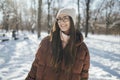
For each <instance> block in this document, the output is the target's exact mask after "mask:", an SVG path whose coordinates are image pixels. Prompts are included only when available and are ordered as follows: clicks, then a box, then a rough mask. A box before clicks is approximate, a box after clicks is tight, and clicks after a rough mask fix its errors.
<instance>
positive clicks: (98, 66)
mask: <svg viewBox="0 0 120 80" xmlns="http://www.w3.org/2000/svg"><path fill="white" fill-rule="evenodd" d="M26 34H27V35H28V37H29V39H25V40H23V39H19V40H12V39H11V40H10V41H6V42H0V80H24V79H25V77H26V76H27V74H28V72H29V70H30V68H31V64H32V62H33V60H34V57H35V53H36V50H37V48H38V45H39V43H40V41H41V39H42V38H43V37H45V36H46V35H47V34H46V33H42V37H41V39H37V37H36V35H35V34H31V33H29V34H28V33H26ZM84 41H85V42H86V44H87V46H88V48H89V51H90V58H91V65H90V72H89V73H90V75H89V80H120V36H112V35H107V36H105V35H91V34H89V35H88V38H85V40H84Z"/></svg>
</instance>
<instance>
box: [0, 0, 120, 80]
mask: <svg viewBox="0 0 120 80" xmlns="http://www.w3.org/2000/svg"><path fill="white" fill-rule="evenodd" d="M119 6H120V0H64V1H62V0H26V1H25V0H0V80H25V78H26V77H27V75H28V73H29V72H30V70H31V67H32V64H33V61H34V60H35V59H36V53H37V51H39V50H38V49H39V47H40V45H42V43H41V42H42V41H43V39H44V38H45V37H46V36H50V35H51V34H52V33H51V32H52V30H53V26H54V25H55V24H54V23H55V21H56V22H57V23H58V24H62V23H63V25H62V27H63V28H64V25H65V23H67V21H68V20H70V18H68V19H67V17H63V18H60V19H58V18H57V17H56V16H57V15H58V13H59V9H61V8H64V7H73V8H75V10H76V18H75V21H76V22H75V23H76V24H75V29H78V30H79V31H80V32H81V34H82V35H83V42H84V43H85V44H86V45H87V48H88V50H89V55H90V65H89V71H88V72H89V78H88V79H81V78H80V80H120V7H119ZM66 13H67V12H66ZM72 13H73V12H71V13H70V15H71V14H72ZM59 14H60V13H59ZM68 14H69V13H68ZM60 17H61V16H60ZM72 18H73V17H72ZM73 22H74V19H73ZM70 24H71V23H70ZM59 26H60V25H59ZM66 26H67V25H65V27H66ZM60 29H61V28H60ZM61 30H62V29H61ZM67 35H70V34H67ZM57 36H58V35H57ZM60 39H61V40H62V38H61V35H60ZM70 39H71V38H70ZM40 43H41V44H40ZM68 44H69V43H68ZM62 45H63V44H62ZM47 46H49V44H47ZM45 48H46V49H45V50H46V51H47V50H49V48H47V47H45ZM65 49H66V47H65ZM41 52H43V50H42V49H41ZM81 53H82V52H81ZM76 54H77V53H76ZM45 59H47V57H46V58H45ZM38 64H40V63H39V62H38ZM78 64H79V63H78ZM39 66H41V65H39ZM78 66H79V65H78ZM34 70H35V69H34ZM51 74H52V73H51ZM38 75H39V74H38ZM46 75H47V74H46ZM65 77H66V76H65ZM65 77H64V79H62V80H68V79H66V78H65ZM50 78H51V77H50ZM51 79H52V78H51ZM51 79H50V80H51ZM28 80H39V79H33V78H32V79H28ZM44 80H48V79H47V78H44ZM56 80H58V79H56ZM59 80H61V79H59ZM69 80H78V78H75V79H73V78H72V79H69Z"/></svg>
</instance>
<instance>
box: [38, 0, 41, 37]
mask: <svg viewBox="0 0 120 80" xmlns="http://www.w3.org/2000/svg"><path fill="white" fill-rule="evenodd" d="M41 15H42V0H38V25H37V26H38V38H39V37H40V36H41V34H40V33H41Z"/></svg>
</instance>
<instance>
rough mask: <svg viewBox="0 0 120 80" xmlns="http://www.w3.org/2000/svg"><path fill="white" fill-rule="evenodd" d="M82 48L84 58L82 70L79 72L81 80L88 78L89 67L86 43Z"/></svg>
mask: <svg viewBox="0 0 120 80" xmlns="http://www.w3.org/2000/svg"><path fill="white" fill-rule="evenodd" d="M84 50H85V58H84V64H83V68H82V72H81V80H88V77H89V67H90V55H89V51H88V48H87V46H86V45H85V49H84Z"/></svg>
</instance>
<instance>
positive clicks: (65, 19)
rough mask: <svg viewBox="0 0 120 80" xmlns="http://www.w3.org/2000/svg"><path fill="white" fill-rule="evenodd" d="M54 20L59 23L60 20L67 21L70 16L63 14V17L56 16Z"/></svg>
mask: <svg viewBox="0 0 120 80" xmlns="http://www.w3.org/2000/svg"><path fill="white" fill-rule="evenodd" d="M56 21H57V22H58V23H61V21H63V22H68V21H70V16H63V18H56Z"/></svg>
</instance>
